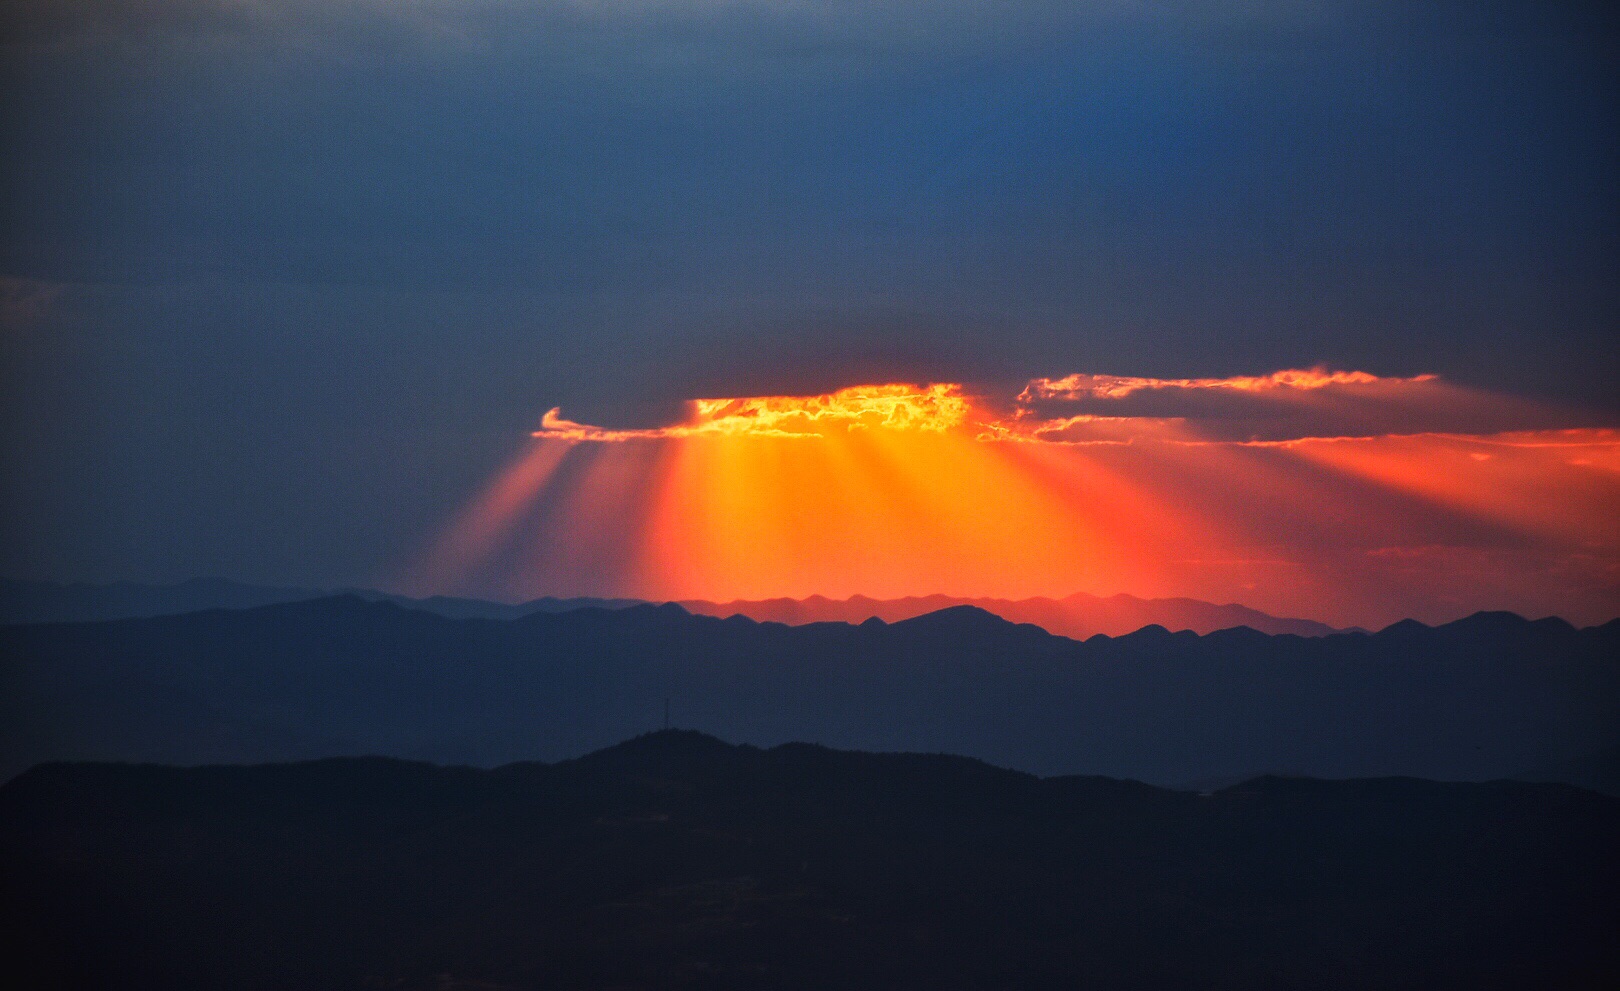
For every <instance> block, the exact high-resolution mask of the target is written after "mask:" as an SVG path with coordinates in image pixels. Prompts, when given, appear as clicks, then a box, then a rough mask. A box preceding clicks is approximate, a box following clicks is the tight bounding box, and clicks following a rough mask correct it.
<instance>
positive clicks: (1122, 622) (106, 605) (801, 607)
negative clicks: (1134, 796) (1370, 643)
mask: <svg viewBox="0 0 1620 991" xmlns="http://www.w3.org/2000/svg"><path fill="white" fill-rule="evenodd" d="M341 591H342V592H344V593H348V594H353V595H358V596H360V597H361V598H364V599H368V600H370V601H374V602H393V603H395V604H397V605H402V606H405V607H407V608H412V609H425V610H427V611H429V612H434V613H438V614H439V615H441V616H449V617H451V618H455V619H470V618H480V619H517V618H519V617H522V616H527V615H530V614H532V613H537V612H565V611H567V610H570V609H587V608H602V609H624V608H628V607H630V606H635V605H643V604H654V605H656V604H657V603H644V602H643V600H640V599H598V598H566V599H563V598H552V597H547V598H541V599H534V600H531V601H529V602H523V603H515V604H514V603H504V602H489V601H485V600H481V599H463V598H455V597H451V596H432V597H429V598H422V599H413V598H410V597H407V596H403V595H393V594H390V593H387V592H377V591H373V590H370V589H343V590H341ZM331 594H333V593H332V592H327V591H321V590H317V589H307V588H289V587H275V586H259V585H247V584H242V583H240V582H232V581H228V580H225V579H220V578H199V579H194V580H192V581H186V582H180V583H178V584H174V585H141V584H135V583H130V582H119V583H116V584H111V585H86V584H69V585H59V584H54V583H51V582H22V581H0V623H60V622H80V621H90V620H102V619H132V618H138V617H145V616H165V615H173V614H177V613H187V612H199V611H201V610H203V609H248V608H252V607H254V606H266V605H273V604H275V603H278V602H298V601H303V600H306V599H318V598H323V597H325V596H328V595H331ZM677 604H678V605H680V606H681V607H682V608H684V609H686V610H687V611H688V612H692V613H696V614H698V615H703V616H718V617H720V618H722V619H723V618H725V617H727V616H736V615H742V616H747V617H748V618H750V619H754V620H758V621H759V622H762V623H764V622H773V623H787V624H789V625H791V626H800V625H803V624H805V623H829V622H830V623H860V622H862V621H864V620H867V619H872V618H874V617H876V618H878V619H881V620H883V621H884V622H887V623H895V622H899V621H900V620H903V619H911V618H913V617H916V616H922V615H925V614H927V613H931V612H938V611H939V610H941V609H948V608H950V607H952V606H976V607H978V608H980V609H983V610H985V611H986V612H990V613H994V614H995V615H997V616H1000V617H1002V618H1003V619H1007V620H1010V621H1011V622H1014V623H1033V624H1035V625H1036V626H1039V627H1041V628H1042V629H1044V630H1046V631H1047V632H1048V633H1055V634H1057V635H1059V636H1065V637H1072V638H1074V639H1077V640H1083V639H1085V638H1087V637H1091V636H1096V635H1097V634H1099V633H1102V634H1107V635H1108V636H1120V635H1122V634H1125V633H1130V632H1132V631H1135V630H1139V629H1141V628H1142V627H1144V626H1154V625H1157V626H1162V627H1164V628H1165V629H1168V630H1176V631H1180V630H1192V631H1193V632H1194V633H1200V634H1202V633H1213V632H1215V631H1216V630H1226V629H1231V628H1233V627H1237V626H1247V627H1249V628H1250V629H1253V630H1259V631H1260V632H1261V633H1271V634H1281V633H1292V634H1295V635H1297V636H1302V637H1321V636H1327V635H1329V634H1331V633H1337V632H1341V631H1339V630H1336V629H1334V628H1333V627H1331V626H1328V625H1326V624H1324V623H1317V622H1314V621H1312V620H1308V619H1280V618H1278V617H1276V616H1271V615H1268V614H1266V613H1263V612H1260V611H1258V610H1255V609H1250V608H1248V607H1246V606H1240V605H1224V606H1218V605H1214V604H1212V603H1209V602H1200V601H1199V600H1197V599H1182V598H1175V599H1139V598H1137V597H1136V596H1133V595H1114V596H1109V597H1107V598H1102V597H1099V596H1095V595H1085V594H1075V595H1071V596H1068V597H1066V598H1062V599H1047V598H1034V599H991V598H961V597H956V596H948V595H929V596H920V597H919V596H913V597H909V598H903V599H870V598H867V597H866V596H862V595H857V596H852V597H850V598H848V599H828V598H825V597H823V596H819V595H812V596H810V597H809V598H805V599H754V600H745V599H738V600H734V601H731V602H710V601H707V600H704V599H684V600H681V601H680V602H678V603H677Z"/></svg>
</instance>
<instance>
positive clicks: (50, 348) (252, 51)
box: [0, 0, 1620, 584]
mask: <svg viewBox="0 0 1620 991" xmlns="http://www.w3.org/2000/svg"><path fill="white" fill-rule="evenodd" d="M1602 6H1603V5H1598V4H1561V3H1544V2H1543V3H1534V2H1523V3H1501V2H1497V3H1493V2H1479V0H1475V2H1456V3H1452V2H1442V3H1423V4H1414V3H1407V2H1387V3H1386V2H1362V3H1356V2H1344V3H1338V2H1333V0H1316V2H1299V3H1290V2H1286V0H1274V2H1264V0H1250V2H1235V3H1229V4H1220V5H1209V4H1202V3H1177V2H1161V3H1148V2H1134V3H1133V2H1126V0H1117V2H1116V0H1101V2H1095V3H1058V2H1040V0H1003V2H991V0H913V2H907V3H900V2H893V3H891V2H888V0H860V2H857V0H831V2H827V3H822V4H810V3H787V2H769V0H757V2H749V0H735V2H726V0H644V2H634V0H466V2H459V3H458V2H451V0H394V2H381V0H375V2H373V0H318V2H317V0H256V2H254V0H238V2H228V0H175V2H171V3H165V4H151V3H144V2H135V0H124V2H120V0H105V2H90V0H56V2H39V0H14V2H12V3H10V4H8V5H7V9H6V10H5V12H4V13H3V14H0V17H3V18H4V21H3V24H4V30H5V39H6V44H5V46H4V48H3V53H4V67H3V76H0V81H3V92H4V101H5V103H4V113H3V115H0V116H3V120H4V123H3V124H0V135H3V138H0V140H3V147H4V171H3V174H0V179H3V211H4V212H3V214H0V222H3V226H0V277H3V278H4V280H5V281H4V294H5V295H4V311H3V318H4V321H5V328H4V336H5V340H4V361H5V376H6V383H5V391H6V396H5V404H6V405H5V409H4V428H5V458H4V460H5V469H4V471H5V499H6V502H5V517H6V524H7V525H6V529H7V531H8V537H7V538H6V541H5V543H4V548H3V550H4V554H3V556H0V572H4V573H6V574H11V575H18V576H28V577H60V578H118V577H131V578H145V579H161V578H183V577H188V576H190V575H194V574H201V573H221V574H228V575H231V576H234V577H242V578H250V579H263V580H278V581H297V582H305V583H317V584H336V583H343V582H363V581H367V580H370V579H371V578H373V577H374V576H377V575H380V574H383V573H385V572H386V571H387V569H388V568H389V567H390V566H391V565H392V563H393V562H396V561H397V560H398V559H399V558H400V557H401V556H402V555H404V554H406V553H408V552H409V551H410V550H411V549H412V548H413V547H415V546H416V545H417V544H419V543H420V541H422V540H423V539H425V537H426V536H427V535H428V534H430V533H431V532H432V530H433V528H434V527H435V526H436V525H437V524H438V523H439V522H440V521H441V520H442V519H443V518H444V517H445V516H446V515H447V514H448V513H449V512H451V511H452V510H453V508H454V507H455V506H456V505H457V504H458V503H459V502H460V501H461V500H462V499H464V498H465V497H466V496H467V495H468V494H469V493H470V492H472V491H474V490H475V489H476V488H477V487H478V485H479V484H480V482H481V481H482V480H483V479H484V478H486V477H487V476H488V475H489V473H490V472H491V471H492V470H494V468H495V467H496V466H497V465H499V464H500V463H501V462H502V461H503V460H504V459H505V458H507V457H508V456H510V454H511V452H512V450H513V449H514V446H515V445H517V444H519V443H520V442H521V440H522V437H523V435H524V433H525V432H526V431H527V430H529V429H531V428H532V427H533V425H534V424H535V422H536V421H537V419H538V417H539V415H540V414H541V413H542V412H543V411H544V410H545V409H547V408H550V407H552V406H559V405H560V406H562V407H564V409H565V410H566V411H567V412H568V413H569V414H570V415H571V416H575V417H576V418H579V419H584V420H589V421H591V422H598V423H606V424H609V425H617V424H626V425H629V424H637V423H645V422H649V421H657V420H660V419H662V418H665V417H667V415H668V413H669V411H670V410H671V409H673V408H674V406H673V404H674V403H675V402H676V401H678V400H679V399H682V398H686V397H690V396H694V395H738V394H758V393H800V392H819V391H823V390H827V389H831V388H836V387H838V386H840V385H847V384H851V383H853V382H856V381H862V380H872V379H905V380H945V379H948V380H955V381H967V382H973V383H1012V382H1020V381H1023V380H1025V379H1028V378H1030V377H1033V376H1039V375H1053V376H1059V375H1063V374H1066V373H1069V372H1073V371H1087V372H1102V373H1112V374H1121V375H1142V376H1161V377H1172V376H1222V375H1232V374H1240V373H1263V372H1268V371H1271V370H1273V369H1277V368H1285V367H1305V366H1310V365H1314V364H1318V363H1325V364H1328V365H1331V366H1334V367H1339V368H1353V369H1364V370H1367V371H1370V372H1374V373H1377V374H1382V375H1398V376H1405V375H1412V374H1416V373H1420V372H1437V373H1440V374H1441V375H1443V376H1445V377H1446V378H1448V379H1451V380H1453V381H1457V382H1460V383H1464V384H1469V385H1475V386H1479V387H1483V388H1486V389H1490V390H1493V391H1499V392H1508V393H1513V394H1518V395H1524V396H1531V397H1541V398H1552V399H1556V400H1557V401H1559V402H1562V403H1566V404H1569V405H1571V406H1573V407H1575V408H1576V410H1577V412H1576V413H1575V414H1574V417H1573V419H1572V421H1571V425H1578V424H1587V423H1610V422H1613V421H1614V419H1615V418H1616V416H1617V414H1620V393H1616V391H1615V389H1614V387H1613V382H1614V381H1615V375H1616V373H1617V372H1620V367H1617V364H1620V363H1617V361H1616V344H1615V340H1616V326H1617V317H1620V291H1617V281H1616V274H1617V273H1620V215H1617V207H1620V204H1617V195H1616V194H1617V185H1616V178H1617V167H1620V147H1617V144H1620V119H1617V118H1620V112H1617V111H1620V91H1617V88H1616V85H1615V81H1616V80H1615V76H1616V65H1617V62H1616V59H1617V56H1620V44H1617V40H1620V35H1617V32H1616V23H1615V20H1614V19H1613V17H1611V16H1608V15H1605V14H1603V13H1602V12H1601V11H1602Z"/></svg>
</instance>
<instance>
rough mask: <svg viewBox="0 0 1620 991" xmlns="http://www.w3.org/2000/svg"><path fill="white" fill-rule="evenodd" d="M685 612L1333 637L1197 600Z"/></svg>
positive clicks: (718, 607) (701, 605) (747, 605)
mask: <svg viewBox="0 0 1620 991" xmlns="http://www.w3.org/2000/svg"><path fill="white" fill-rule="evenodd" d="M680 605H681V606H682V607H683V608H685V609H686V610H687V611H688V612H693V613H698V614H700V615H704V616H720V617H726V616H734V615H742V616H747V617H748V618H749V619H754V620H758V621H760V622H762V623H763V622H773V623H788V624H791V625H795V626H797V625H800V624H803V623H860V622H863V621H865V620H868V619H872V618H874V617H875V618H877V619H881V620H883V621H884V622H887V623H897V622H899V621H901V620H904V619H912V618H913V617H916V616H923V615H926V614H928V613H931V612H938V611H939V610H941V609H949V608H951V607H953V606H974V607H976V608H978V609H983V610H984V611H985V612H988V613H993V614H995V615H997V616H1000V617H1001V618H1003V619H1005V620H1008V621H1010V622H1013V623H1033V624H1034V625H1036V626H1039V627H1040V628H1041V629H1043V630H1046V631H1047V632H1048V633H1055V634H1057V635H1058V636H1064V637H1072V638H1074V639H1076V640H1084V639H1086V638H1088V637H1094V636H1096V635H1098V634H1099V633H1100V634H1104V635H1107V636H1122V635H1123V634H1126V633H1131V632H1134V631H1136V630H1140V629H1141V628H1142V627H1144V626H1162V627H1164V628H1165V629H1168V630H1178V631H1179V630H1191V631H1193V632H1194V633H1214V632H1215V631H1216V630H1229V629H1231V628H1233V627H1236V626H1247V627H1249V628H1250V629H1253V630H1259V631H1260V632H1261V633H1272V634H1279V633H1292V634H1295V635H1296V636H1302V637H1322V636H1327V635H1328V634H1330V633H1337V632H1340V631H1338V630H1335V629H1334V628H1333V627H1331V626H1328V625H1327V624H1325V623H1317V622H1314V621H1312V620H1308V619H1279V618H1278V617H1276V616H1270V615H1267V614H1266V613H1263V612H1260V611H1259V610H1257V609H1250V608H1248V607H1247V606H1239V605H1225V606H1217V605H1214V604H1213V603H1209V602H1200V601H1199V600H1197V599H1139V598H1137V597H1136V596H1134V595H1113V596H1109V597H1107V598H1102V597H1100V596H1095V595H1086V594H1084V593H1077V594H1075V595H1070V596H1067V597H1065V598H1062V599H1048V598H1034V599H987V598H957V597H955V596H949V595H927V596H915V597H910V598H903V599H869V598H867V597H866V596H863V595H857V596H852V597H851V598H848V599H828V598H824V597H822V596H819V595H812V596H810V597H809V598H806V599H752V600H749V599H739V600H736V601H732V602H706V601H702V600H682V601H681V602H680Z"/></svg>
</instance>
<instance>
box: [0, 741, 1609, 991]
mask: <svg viewBox="0 0 1620 991" xmlns="http://www.w3.org/2000/svg"><path fill="white" fill-rule="evenodd" d="M1616 835H1620V799H1614V798H1609V797H1606V796H1602V795H1599V794H1597V793H1594V792H1589V791H1582V790H1580V789H1576V788H1571V787H1568V786H1564V785H1532V784H1521V783H1510V782H1497V783H1490V784H1438V783H1433V782H1425V781H1416V780H1403V779H1385V780H1359V781H1343V782H1325V781H1316V780H1305V779H1287V778H1275V777H1272V778H1261V779H1258V780H1254V781H1250V782H1247V783H1245V784H1242V785H1240V786H1237V787H1233V788H1229V789H1226V790H1223V791H1220V792H1218V793H1216V794H1213V795H1210V796H1207V797H1200V796H1197V795H1194V794H1190V793H1185V792H1171V791H1162V790H1158V789H1154V788H1150V787H1148V786H1145V785H1139V784H1134V783H1131V782H1121V781H1113V780H1107V779H1100V778H1050V779H1045V780H1041V779H1037V778H1034V777H1030V776H1027V775H1023V774H1019V773H1015V772H1011V771H1005V770H999V769H997V768H994V767H990V766H987V765H985V764H981V763H978V762H976V761H972V760H967V759H963V758H959V757H944V756H917V755H874V754H865V753H848V752H838V751H833V750H827V749H824V748H821V747H816V746H809V745H804V744H789V745H784V746H781V747H778V748H776V749H773V750H768V751H761V750H756V749H754V748H751V747H734V746H728V745H726V744H724V743H721V742H720V741H718V740H715V739H713V738H710V737H706V736H703V735H700V734H696V733H689V732H680V731H673V732H662V733H656V734H651V735H648V736H643V737H640V738H637V739H634V740H632V741H630V742H629V743H626V744H623V745H620V746H616V747H613V748H610V749H608V750H604V751H602V752H599V753H594V754H591V755H590V756H587V757H584V758H581V759H578V760H573V761H568V762H565V763H561V764H556V765H551V766H547V765H541V764H533V763H528V764H514V765H510V766H507V767H502V768H500V769H498V770H493V771H479V770H473V769H469V768H455V767H435V766H431V765H427V764H419V763H406V762H400V761H392V760H382V759H375V758H373V759H342V760H327V761H321V762H315V763H305V764H292V765H279V766H257V767H211V768H200V769H191V770H184V769H177V768H168V767H157V766H128V765H107V764H77V765H70V764H52V765H45V766H41V767H38V768H35V769H33V770H31V771H30V772H28V773H27V774H25V775H23V776H22V777H20V778H18V779H16V780H14V781H12V782H11V783H9V784H8V785H6V786H5V787H4V788H0V911H3V915H0V933H3V936H0V939H3V940H4V941H5V942H6V943H7V944H8V946H7V949H6V958H7V964H8V967H9V969H10V970H11V971H12V972H13V973H24V974H31V975H34V979H33V983H31V984H30V986H31V987H39V988H119V989H139V988H165V989H168V988H216V987H264V988H299V989H324V988H334V989H335V988H345V989H353V988H400V989H407V991H425V989H442V988H461V989H473V988H479V989H490V988H554V987H567V988H620V989H651V988H717V989H731V988H736V989H742V988H749V989H774V988H795V989H797V988H803V989H811V988H827V987H838V988H855V989H859V988H884V989H888V988H928V989H938V988H961V989H969V988H1008V987H1020V988H1035V987H1081V986H1084V987H1100V988H1149V989H1151V988H1178V989H1179V988H1188V987H1199V988H1290V987H1293V988H1298V987H1310V988H1324V989H1332V988H1373V987H1376V988H1413V989H1416V988H1422V989H1425V991H1427V989H1433V988H1468V989H1482V988H1523V987H1560V988H1582V987H1591V988H1599V987H1612V986H1614V983H1613V982H1614V981H1615V980H1616V978H1620V944H1617V943H1616V941H1615V940H1614V938H1613V937H1614V933H1615V932H1617V931H1620V899H1617V896H1616V891H1620V855H1617V853H1620V848H1617V847H1616V845H1615V843H1614V837H1615V836H1616Z"/></svg>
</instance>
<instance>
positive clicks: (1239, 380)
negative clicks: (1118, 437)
mask: <svg viewBox="0 0 1620 991" xmlns="http://www.w3.org/2000/svg"><path fill="white" fill-rule="evenodd" d="M1435 378H1436V376H1434V375H1417V376H1413V377H1412V378H1381V377H1379V376H1377V375H1371V374H1368V373H1367V372H1330V371H1327V370H1326V369H1322V368H1311V369H1299V368H1287V369H1283V370H1282V371H1278V372H1272V373H1271V374H1270V375H1240V376H1236V377H1233V378H1202V379H1157V378H1136V377H1130V376H1123V375H1084V374H1079V373H1076V374H1074V375H1067V376H1064V377H1063V378H1060V379H1051V378H1037V379H1031V380H1030V382H1029V384H1028V385H1027V386H1025V387H1024V391H1023V392H1021V393H1019V395H1018V398H1019V400H1020V401H1021V402H1026V403H1027V402H1032V401H1034V400H1037V399H1081V398H1086V397H1089V398H1094V399H1123V398H1125V397H1126V396H1129V395H1130V394H1132V393H1134V392H1141V391H1143V390H1153V389H1231V390H1234V391H1237V392H1266V391H1271V390H1274V389H1324V388H1327V387H1329V386H1335V385H1389V384H1395V385H1400V384H1410V383H1415V382H1430V381H1433V380H1434V379H1435Z"/></svg>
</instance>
